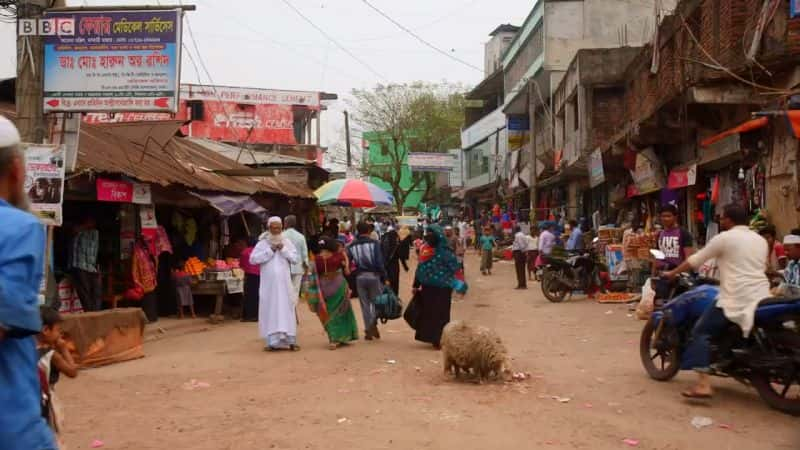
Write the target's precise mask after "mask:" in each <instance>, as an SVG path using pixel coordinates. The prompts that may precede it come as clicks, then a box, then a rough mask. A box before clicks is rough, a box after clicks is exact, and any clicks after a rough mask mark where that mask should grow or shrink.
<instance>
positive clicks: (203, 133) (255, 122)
mask: <svg viewBox="0 0 800 450" xmlns="http://www.w3.org/2000/svg"><path fill="white" fill-rule="evenodd" d="M178 116H179V117H181V118H184V117H189V112H188V111H187V106H186V103H182V104H181V109H180V112H179V113H178ZM183 132H184V133H185V134H187V135H189V136H192V137H202V138H208V139H213V140H215V141H235V142H247V143H258V144H288V145H294V144H297V141H296V140H295V138H294V112H293V111H292V107H291V106H286V105H242V104H238V103H236V102H230V101H224V102H220V101H217V100H204V101H203V119H202V120H193V121H192V123H191V124H190V125H186V126H185V127H184V128H183Z"/></svg>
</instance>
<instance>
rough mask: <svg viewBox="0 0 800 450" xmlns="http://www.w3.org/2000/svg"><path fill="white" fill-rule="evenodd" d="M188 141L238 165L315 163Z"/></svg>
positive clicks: (204, 140)
mask: <svg viewBox="0 0 800 450" xmlns="http://www.w3.org/2000/svg"><path fill="white" fill-rule="evenodd" d="M187 139H188V140H190V141H192V142H193V143H196V144H198V145H200V146H202V147H204V148H206V149H208V150H211V151H213V152H216V153H219V154H220V155H222V156H225V157H226V158H228V159H231V160H233V161H236V159H237V158H238V159H239V161H238V162H239V164H244V165H248V166H249V165H256V166H265V165H298V166H311V165H315V164H316V162H315V161H313V160H310V159H305V158H298V157H296V156H289V155H281V154H280V153H276V152H267V151H264V150H261V149H250V148H239V147H236V146H234V145H230V144H226V143H224V142H219V141H213V140H211V139H205V138H195V137H192V138H187Z"/></svg>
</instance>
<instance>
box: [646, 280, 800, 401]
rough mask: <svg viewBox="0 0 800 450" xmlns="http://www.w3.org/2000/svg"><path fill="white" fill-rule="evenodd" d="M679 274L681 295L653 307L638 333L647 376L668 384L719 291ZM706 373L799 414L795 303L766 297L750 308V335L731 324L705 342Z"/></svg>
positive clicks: (799, 304)
mask: <svg viewBox="0 0 800 450" xmlns="http://www.w3.org/2000/svg"><path fill="white" fill-rule="evenodd" d="M703 281H704V280H702V279H699V278H697V277H692V276H691V275H686V274H682V275H681V277H680V278H679V280H678V286H679V288H677V289H685V291H684V292H683V293H681V294H679V295H677V296H676V297H675V298H673V299H671V300H669V301H668V302H667V303H666V304H665V305H663V306H662V307H660V308H657V309H656V310H655V311H654V312H653V314H652V316H651V317H650V320H648V321H647V324H646V325H645V326H644V329H643V330H642V334H641V339H640V344H639V353H640V358H641V361H642V365H643V366H644V368H645V370H646V371H647V374H648V375H649V376H650V377H651V378H653V379H654V380H658V381H668V380H671V379H672V378H673V377H675V375H677V373H678V371H679V370H680V363H681V355H682V354H683V353H684V352H685V351H686V348H687V347H688V344H689V341H690V339H691V335H692V329H693V328H694V325H695V323H696V322H697V320H698V319H699V318H700V316H701V315H702V314H703V312H704V311H705V310H706V309H707V308H708V307H709V306H711V305H712V304H713V302H714V300H715V299H716V298H717V294H718V292H719V288H718V287H717V286H715V285H714V284H707V283H703ZM711 354H712V364H711V370H712V372H711V375H714V376H721V377H731V378H734V379H735V380H737V381H739V382H741V383H743V384H749V385H752V386H753V387H754V388H755V389H756V391H758V394H759V395H760V396H761V398H762V399H763V400H764V402H766V403H767V404H768V405H769V406H770V407H772V408H774V409H777V410H779V411H782V412H784V413H787V414H791V415H796V416H800V299H785V298H768V299H765V300H763V301H762V302H761V303H760V304H759V307H758V309H757V310H756V317H755V324H754V326H753V329H752V331H751V333H750V336H749V337H747V338H744V337H743V336H742V331H741V329H740V328H739V327H738V326H737V325H733V324H732V325H731V326H730V327H729V328H728V329H727V330H726V331H725V332H724V333H722V334H721V335H720V336H716V337H715V338H714V339H713V340H712V342H711Z"/></svg>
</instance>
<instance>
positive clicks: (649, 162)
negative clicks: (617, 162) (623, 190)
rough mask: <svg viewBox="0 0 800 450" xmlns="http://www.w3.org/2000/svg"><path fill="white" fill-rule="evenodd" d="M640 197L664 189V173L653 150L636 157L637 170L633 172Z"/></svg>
mask: <svg viewBox="0 0 800 450" xmlns="http://www.w3.org/2000/svg"><path fill="white" fill-rule="evenodd" d="M631 175H632V178H633V182H634V184H635V185H636V190H637V191H638V193H639V195H644V194H649V193H651V192H655V191H658V190H660V189H662V188H663V187H664V184H665V183H664V181H665V180H664V171H663V168H662V166H661V161H659V159H658V157H657V156H656V154H655V152H654V151H653V149H652V148H647V149H644V150H642V151H641V152H639V153H638V154H637V155H636V169H635V170H633V171H632V172H631Z"/></svg>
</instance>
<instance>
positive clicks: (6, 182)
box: [0, 117, 56, 450]
mask: <svg viewBox="0 0 800 450" xmlns="http://www.w3.org/2000/svg"><path fill="white" fill-rule="evenodd" d="M19 143H20V138H19V133H18V132H17V129H16V127H14V124H12V123H11V122H10V121H9V120H8V119H6V118H4V117H0V224H2V226H0V405H2V406H0V450H51V449H55V448H56V444H55V441H54V438H53V433H52V431H51V430H50V428H49V427H48V426H47V423H46V422H45V421H44V418H43V417H42V409H41V402H40V401H41V387H40V385H39V375H38V369H37V360H38V357H37V353H36V341H35V335H36V334H37V333H39V332H40V331H41V330H42V323H41V318H40V316H39V299H38V297H39V283H40V282H41V280H42V272H43V269H44V267H43V265H44V241H45V237H44V229H43V227H42V224H41V223H39V221H38V220H37V219H36V217H34V216H32V215H31V214H28V213H26V212H25V209H27V206H28V199H27V196H26V194H25V188H24V185H25V164H24V159H23V156H22V154H21V153H20V152H19V149H18V147H19Z"/></svg>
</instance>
